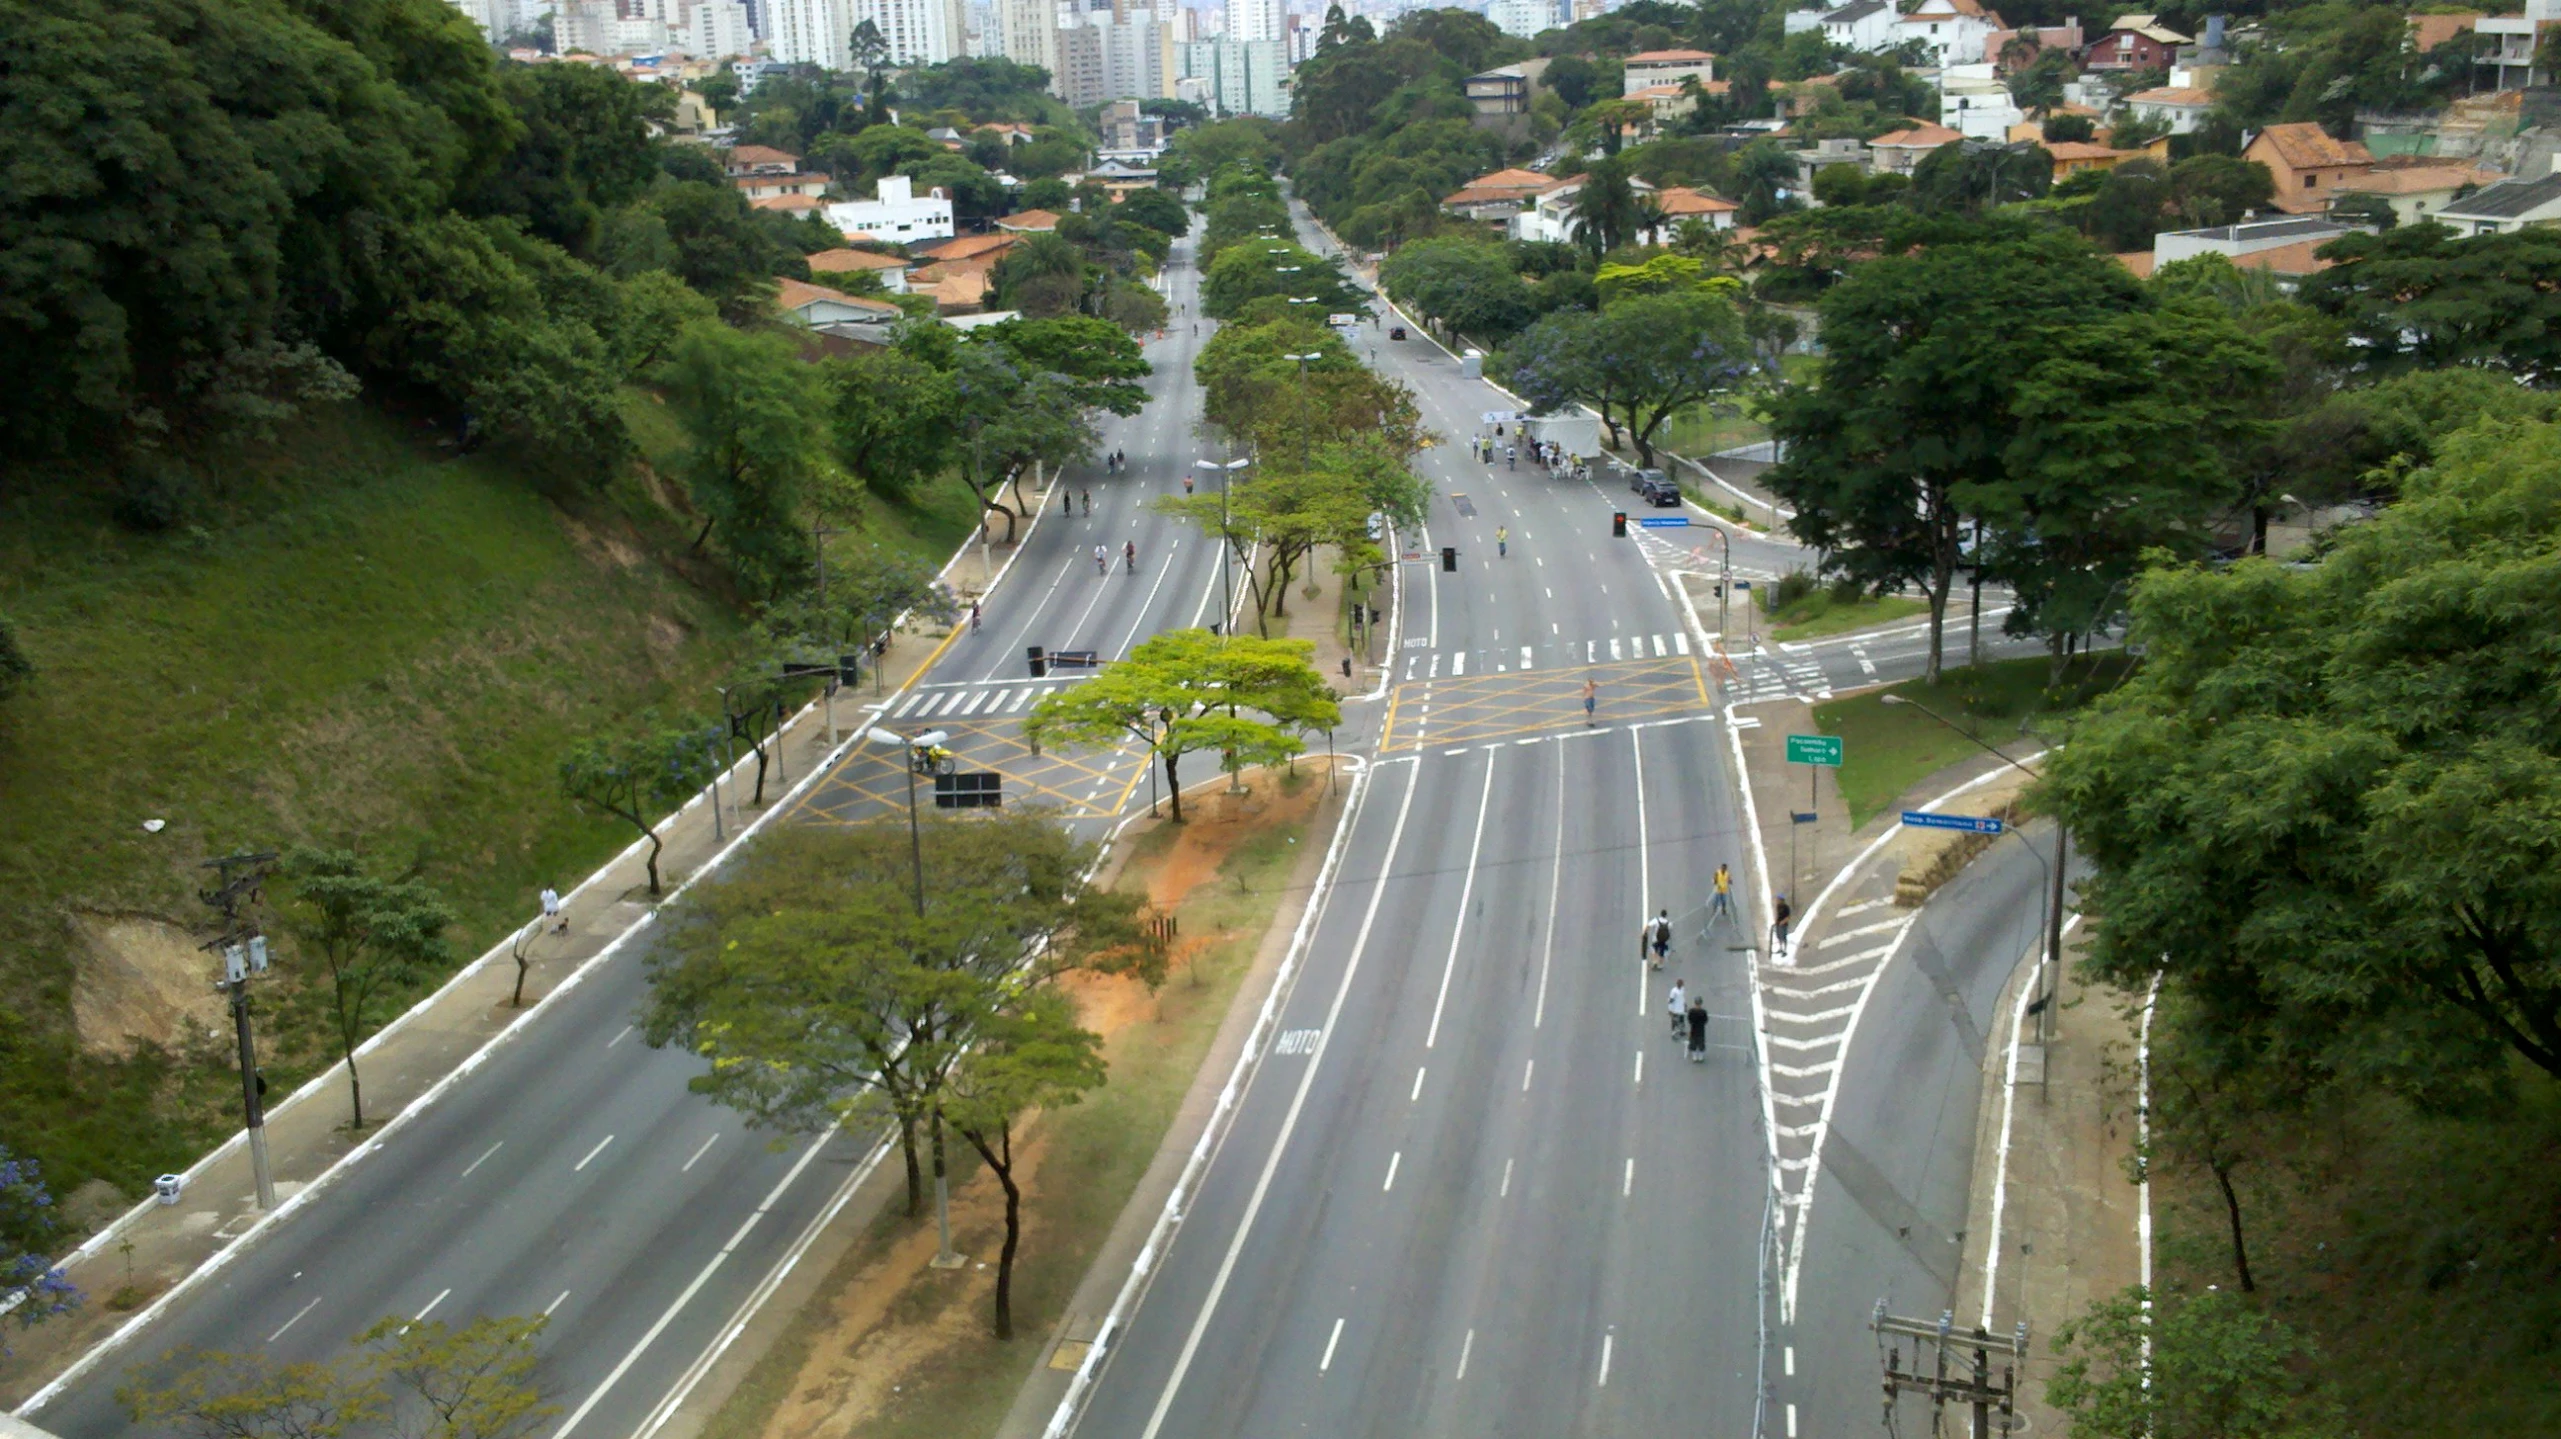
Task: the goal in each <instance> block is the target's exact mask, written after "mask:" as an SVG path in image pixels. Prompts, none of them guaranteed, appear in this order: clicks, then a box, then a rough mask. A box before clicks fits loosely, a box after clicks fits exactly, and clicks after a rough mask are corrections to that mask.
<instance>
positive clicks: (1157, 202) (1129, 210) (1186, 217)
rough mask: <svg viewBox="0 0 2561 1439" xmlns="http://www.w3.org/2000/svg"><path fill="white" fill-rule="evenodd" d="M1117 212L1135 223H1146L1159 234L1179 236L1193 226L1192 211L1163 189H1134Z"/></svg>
mask: <svg viewBox="0 0 2561 1439" xmlns="http://www.w3.org/2000/svg"><path fill="white" fill-rule="evenodd" d="M1116 213H1117V214H1118V215H1119V216H1120V218H1122V219H1124V220H1127V221H1128V222H1129V223H1131V224H1133V225H1145V226H1146V227H1147V228H1149V229H1151V230H1154V231H1156V232H1158V233H1159V234H1165V235H1176V236H1179V235H1182V234H1184V233H1186V232H1188V231H1189V230H1190V229H1191V227H1192V217H1191V212H1189V211H1187V210H1185V209H1184V208H1183V202H1182V201H1180V200H1177V199H1175V198H1174V197H1173V196H1171V195H1169V194H1167V193H1165V192H1164V191H1162V190H1132V191H1131V192H1130V193H1129V197H1128V198H1127V199H1125V200H1122V201H1121V202H1120V209H1119V210H1118V211H1117V212H1116Z"/></svg>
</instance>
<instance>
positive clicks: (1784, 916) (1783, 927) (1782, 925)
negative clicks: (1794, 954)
mask: <svg viewBox="0 0 2561 1439" xmlns="http://www.w3.org/2000/svg"><path fill="white" fill-rule="evenodd" d="M1770 913H1771V914H1772V915H1774V916H1776V922H1775V923H1773V924H1771V925H1770V939H1771V946H1770V950H1771V953H1773V954H1775V953H1777V952H1778V951H1779V950H1782V949H1785V948H1787V921H1788V916H1790V915H1792V914H1794V913H1796V911H1795V910H1794V909H1793V908H1791V907H1790V906H1789V905H1788V902H1787V896H1786V895H1780V896H1779V897H1778V901H1777V903H1775V904H1773V905H1771V906H1770Z"/></svg>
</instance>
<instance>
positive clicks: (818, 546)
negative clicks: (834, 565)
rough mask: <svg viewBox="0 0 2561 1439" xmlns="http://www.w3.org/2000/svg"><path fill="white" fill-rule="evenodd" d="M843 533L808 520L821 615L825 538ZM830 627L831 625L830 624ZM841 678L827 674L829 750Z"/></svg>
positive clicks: (824, 602) (824, 608)
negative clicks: (815, 559)
mask: <svg viewBox="0 0 2561 1439" xmlns="http://www.w3.org/2000/svg"><path fill="white" fill-rule="evenodd" d="M843 533H844V531H842V530H838V529H831V528H829V527H828V525H827V523H826V522H825V521H823V520H812V521H810V522H809V537H810V539H811V541H812V542H813V543H812V545H811V548H813V549H815V550H816V551H817V552H818V613H819V614H820V615H822V616H823V615H825V614H826V613H827V538H828V536H830V535H841V534H843ZM830 628H833V627H832V626H830ZM828 649H829V652H830V653H833V652H834V650H835V641H834V640H832V639H831V640H829V641H828ZM843 678H844V677H843V676H842V675H840V674H830V675H828V676H827V689H826V695H827V748H829V749H830V750H833V749H834V748H835V747H836V685H837V682H838V681H840V680H841V679H843ZM856 682H857V683H859V682H860V681H859V680H857V681H856ZM774 747H775V748H776V749H777V750H779V749H780V748H781V747H782V745H781V741H780V740H779V739H777V740H776V741H775V746H774ZM719 811H720V804H719V802H718V800H717V799H715V800H714V801H713V803H712V812H713V813H714V814H718V813H719Z"/></svg>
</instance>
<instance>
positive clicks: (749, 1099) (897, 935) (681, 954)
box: [643, 811, 1163, 1215]
mask: <svg viewBox="0 0 2561 1439" xmlns="http://www.w3.org/2000/svg"><path fill="white" fill-rule="evenodd" d="M918 854H921V855H922V857H923V864H924V868H925V872H926V873H927V874H929V875H930V876H931V883H930V884H928V885H926V886H924V896H923V902H922V905H921V909H920V906H919V903H918V899H917V889H918V886H917V883H916V877H915V871H914V869H913V868H912V866H913V865H915V864H916V863H917V860H916V858H915V856H916V855H918ZM1092 861H1093V850H1092V847H1091V846H1090V845H1087V844H1084V843H1083V842H1081V841H1078V840H1077V839H1075V838H1074V837H1073V836H1071V835H1069V834H1068V833H1067V832H1066V831H1065V830H1064V829H1062V828H1061V827H1060V826H1058V825H1057V824H1055V823H1054V822H1052V821H1050V820H1048V819H1046V818H1044V817H1042V816H1039V815H1036V814H1023V813H1018V812H1010V811H1009V812H1007V813H1005V814H1003V815H1002V816H1000V817H995V818H989V819H974V820H968V821H962V820H955V819H950V818H933V819H928V820H927V821H925V822H924V824H923V826H922V827H921V829H920V831H919V835H918V838H917V840H916V841H915V848H914V849H912V850H911V846H910V841H909V837H908V836H907V835H906V834H904V833H902V832H901V830H900V828H899V827H896V826H889V825H871V826H857V827H853V828H847V829H824V828H818V827H806V826H791V827H786V828H782V829H778V830H775V831H773V832H772V833H770V834H768V835H767V836H765V837H764V838H762V839H760V840H758V841H757V844H756V850H755V855H754V859H753V862H752V863H749V864H744V865H740V866H737V867H735V868H732V869H729V870H727V871H724V872H723V873H722V874H721V876H720V877H719V878H718V879H717V880H715V881H713V882H711V883H707V884H702V885H697V886H695V887H694V888H693V889H692V890H690V891H688V892H687V894H686V896H685V898H684V899H683V900H681V901H680V902H678V903H677V904H676V905H674V906H671V907H670V910H669V913H668V914H667V916H666V942H665V944H663V945H662V946H660V947H659V948H657V949H655V950H653V951H652V953H651V955H650V957H649V959H648V961H647V966H648V972H649V984H650V993H649V1001H648V1009H647V1012H646V1017H645V1018H644V1020H643V1031H644V1033H645V1034H646V1036H647V1037H648V1040H649V1042H650V1043H651V1044H653V1045H658V1046H665V1045H671V1044H675V1045H682V1046H683V1047H684V1048H686V1049H687V1050H690V1051H691V1052H693V1053H694V1054H696V1055H697V1056H699V1057H700V1058H702V1059H704V1060H706V1061H708V1064H709V1068H708V1069H706V1070H705V1072H703V1073H702V1074H699V1075H696V1076H695V1077H694V1079H693V1080H692V1081H691V1083H692V1086H693V1088H694V1089H695V1091H696V1092H698V1093H701V1094H705V1095H708V1096H709V1097H710V1098H712V1099H713V1100H714V1101H716V1102H718V1103H720V1104H724V1105H727V1106H728V1107H730V1108H732V1109H735V1110H737V1111H738V1112H739V1113H740V1114H742V1115H744V1116H745V1117H746V1119H747V1121H748V1122H749V1123H750V1124H753V1125H757V1126H759V1127H765V1128H773V1129H780V1130H786V1131H798V1132H803V1133H807V1132H814V1131H817V1130H822V1129H825V1128H828V1127H830V1126H832V1125H836V1124H841V1123H851V1122H859V1121H861V1120H864V1119H866V1118H867V1117H869V1116H871V1115H872V1114H874V1113H876V1112H877V1111H878V1110H879V1109H881V1108H886V1109H887V1111H888V1113H889V1116H890V1118H891V1119H893V1120H894V1122H895V1123H896V1124H897V1125H898V1130H899V1136H900V1143H901V1148H902V1151H903V1153H904V1155H905V1158H906V1164H907V1202H908V1213H909V1214H910V1215H914V1214H916V1213H918V1212H920V1211H921V1210H922V1208H923V1204H924V1172H925V1163H924V1157H923V1151H924V1149H925V1147H926V1140H927V1131H929V1130H932V1131H934V1132H935V1133H936V1134H938V1133H939V1130H938V1127H937V1126H936V1125H935V1122H934V1121H935V1116H936V1114H937V1113H938V1112H939V1110H940V1106H941V1104H942V1102H943V1095H944V1085H945V1083H946V1081H947V1080H949V1078H950V1077H951V1073H952V1068H953V1066H954V1065H955V1064H957V1063H959V1062H960V1061H961V1059H962V1057H963V1056H964V1055H965V1054H966V1053H967V1052H968V1050H969V1048H970V1046H971V1044H972V1043H973V1042H975V1041H976V1039H977V1038H978V1037H979V1035H980V1033H981V1028H982V1026H984V1025H986V1024H987V1023H988V1022H989V1021H990V1020H991V1019H994V1018H996V1017H998V1016H1000V1015H1002V1014H1003V1013H1004V1011H1005V1008H1006V1006H1007V1004H1008V1003H1009V1002H1011V1001H1012V1000H1013V998H1014V997H1015V996H1017V995H1019V994H1021V993H1023V992H1025V991H1026V990H1028V989H1032V988H1037V987H1038V986H1039V985H1040V984H1042V983H1045V982H1046V981H1047V980H1048V979H1049V978H1051V977H1053V976H1055V975H1056V974H1058V973H1062V972H1064V971H1065V970H1067V969H1071V968H1080V967H1087V968H1098V969H1104V970H1109V971H1114V972H1129V973H1135V974H1137V975H1138V976H1139V977H1140V978H1142V979H1146V980H1147V981H1148V982H1150V983H1154V982H1156V981H1157V980H1159V979H1161V978H1162V969H1161V965H1162V962H1163V956H1162V953H1161V951H1159V950H1157V949H1155V948H1154V947H1153V946H1150V945H1147V944H1144V943H1142V942H1140V936H1139V934H1138V932H1137V928H1136V921H1135V915H1136V902H1135V900H1134V898H1132V897H1130V896H1125V895H1119V894H1115V893H1111V892H1108V891H1080V889H1079V885H1080V883H1081V877H1082V876H1083V874H1084V873H1085V871H1086V869H1087V868H1088V867H1089V866H1090V865H1091V863H1092ZM933 1166H934V1172H935V1174H936V1176H937V1177H938V1178H939V1177H940V1176H941V1175H942V1173H943V1164H942V1155H941V1153H940V1146H939V1144H938V1143H937V1144H935V1146H934V1155H933Z"/></svg>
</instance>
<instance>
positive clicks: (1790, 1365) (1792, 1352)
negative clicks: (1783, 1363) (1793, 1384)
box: [1786, 1344, 1796, 1379]
mask: <svg viewBox="0 0 2561 1439" xmlns="http://www.w3.org/2000/svg"><path fill="white" fill-rule="evenodd" d="M1786 1350H1787V1377H1788V1378H1790V1379H1793V1378H1795V1377H1796V1346H1795V1345H1793V1344H1790V1345H1788V1346H1786Z"/></svg>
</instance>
